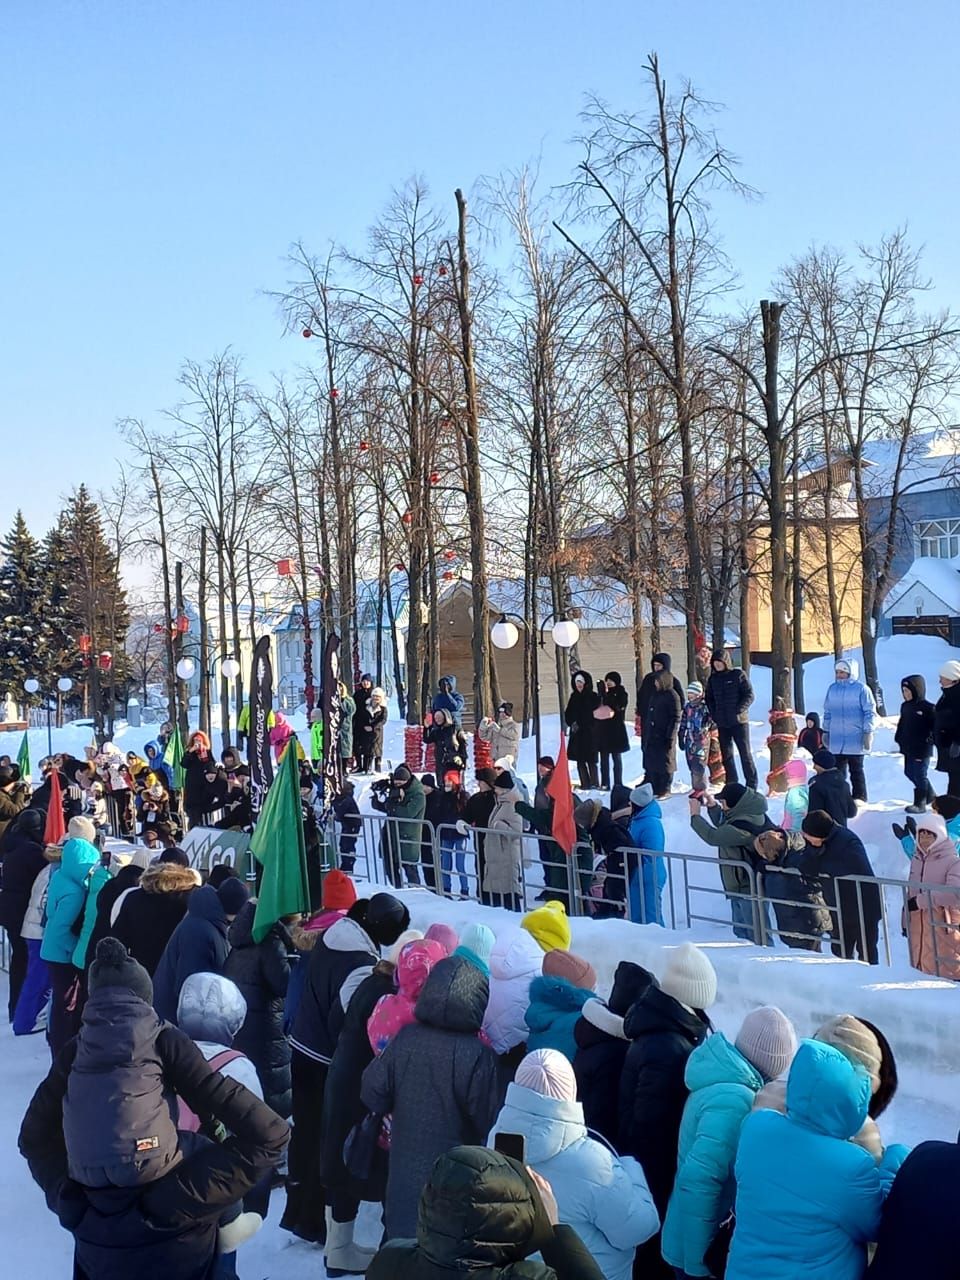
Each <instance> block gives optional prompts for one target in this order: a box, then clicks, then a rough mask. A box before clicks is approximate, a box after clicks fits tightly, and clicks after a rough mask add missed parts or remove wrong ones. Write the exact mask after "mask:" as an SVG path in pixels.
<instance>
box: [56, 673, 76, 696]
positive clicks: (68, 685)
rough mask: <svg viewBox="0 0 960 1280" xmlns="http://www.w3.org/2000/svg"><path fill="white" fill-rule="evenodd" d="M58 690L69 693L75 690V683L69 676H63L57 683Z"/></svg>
mask: <svg viewBox="0 0 960 1280" xmlns="http://www.w3.org/2000/svg"><path fill="white" fill-rule="evenodd" d="M57 688H58V689H59V690H60V692H61V693H69V692H70V690H71V689H72V688H73V681H72V680H71V679H70V677H69V676H61V677H60V679H59V680H58V681H57Z"/></svg>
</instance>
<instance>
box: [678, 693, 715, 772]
mask: <svg viewBox="0 0 960 1280" xmlns="http://www.w3.org/2000/svg"><path fill="white" fill-rule="evenodd" d="M715 728H716V726H715V725H714V723H713V717H712V716H711V715H710V708H709V707H708V706H707V700H706V698H695V699H693V700H692V701H691V702H687V703H685V704H684V707H683V711H682V712H681V715H680V729H679V733H678V735H677V741H678V743H679V745H680V750H681V751H682V752H683V753H684V755H685V756H686V758H687V764H688V765H690V766H693V765H699V766H700V767H701V768H703V767H704V765H706V763H707V758H708V756H709V754H710V735H711V733H712V732H713V731H714V730H715Z"/></svg>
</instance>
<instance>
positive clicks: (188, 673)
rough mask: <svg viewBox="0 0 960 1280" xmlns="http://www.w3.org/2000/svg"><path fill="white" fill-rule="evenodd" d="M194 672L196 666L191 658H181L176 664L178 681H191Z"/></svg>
mask: <svg viewBox="0 0 960 1280" xmlns="http://www.w3.org/2000/svg"><path fill="white" fill-rule="evenodd" d="M196 671H197V664H196V663H195V662H194V660H193V659H192V658H181V659H180V661H179V662H178V663H177V677H178V678H179V679H180V680H192V679H193V677H194V676H195V675H196Z"/></svg>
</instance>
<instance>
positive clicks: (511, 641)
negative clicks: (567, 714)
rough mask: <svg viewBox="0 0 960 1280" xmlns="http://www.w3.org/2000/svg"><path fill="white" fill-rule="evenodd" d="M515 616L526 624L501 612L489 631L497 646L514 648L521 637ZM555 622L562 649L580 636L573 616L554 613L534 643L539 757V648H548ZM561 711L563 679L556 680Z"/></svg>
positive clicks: (554, 635) (555, 634) (555, 640)
mask: <svg viewBox="0 0 960 1280" xmlns="http://www.w3.org/2000/svg"><path fill="white" fill-rule="evenodd" d="M511 619H516V621H517V622H519V623H520V626H522V627H526V625H527V624H526V622H525V621H524V619H523V618H521V617H520V615H519V614H516V613H501V615H500V618H499V620H498V621H497V622H495V623H494V624H493V627H492V628H491V631H490V639H491V641H492V642H493V646H494V648H495V649H513V648H514V647H515V646H516V643H517V641H518V640H519V639H520V632H519V630H518V629H517V627H516V626H515V624H514V623H513V622H512V621H511ZM551 623H553V627H552V629H551V632H550V635H551V638H552V640H553V643H554V644H555V645H556V646H557V647H558V648H560V649H569V648H571V647H572V646H573V645H575V644H576V643H577V641H578V640H579V639H580V627H579V626H578V624H577V623H576V622H574V621H573V619H572V618H567V616H566V614H565V613H561V614H555V613H551V614H550V615H549V616H548V617H547V618H545V619H544V621H543V623H542V625H541V627H540V636H539V644H535V645H534V646H533V653H532V655H531V656H532V659H533V671H532V673H531V674H532V677H533V729H534V739H535V741H536V747H537V759H538V760H539V758H540V755H541V738H540V653H539V651H540V649H545V648H546V647H547V642H546V639H545V635H546V630H547V627H548V626H550V624H551ZM557 695H558V710H559V711H560V714H561V716H562V715H563V689H562V688H561V687H560V682H559V680H558V682H557Z"/></svg>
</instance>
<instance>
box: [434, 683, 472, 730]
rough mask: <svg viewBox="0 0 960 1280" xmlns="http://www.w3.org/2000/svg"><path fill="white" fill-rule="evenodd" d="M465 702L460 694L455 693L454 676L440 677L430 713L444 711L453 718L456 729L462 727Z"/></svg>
mask: <svg viewBox="0 0 960 1280" xmlns="http://www.w3.org/2000/svg"><path fill="white" fill-rule="evenodd" d="M464 706H465V700H464V696H463V694H462V693H458V692H457V677H456V676H441V677H440V683H439V685H438V687H437V692H436V693H435V694H434V695H433V702H431V704H430V710H431V711H446V712H448V713H449V714H450V715H451V716H452V717H453V723H454V724H455V725H456V726H457V728H458V729H459V728H461V727H462V725H463V708H464Z"/></svg>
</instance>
